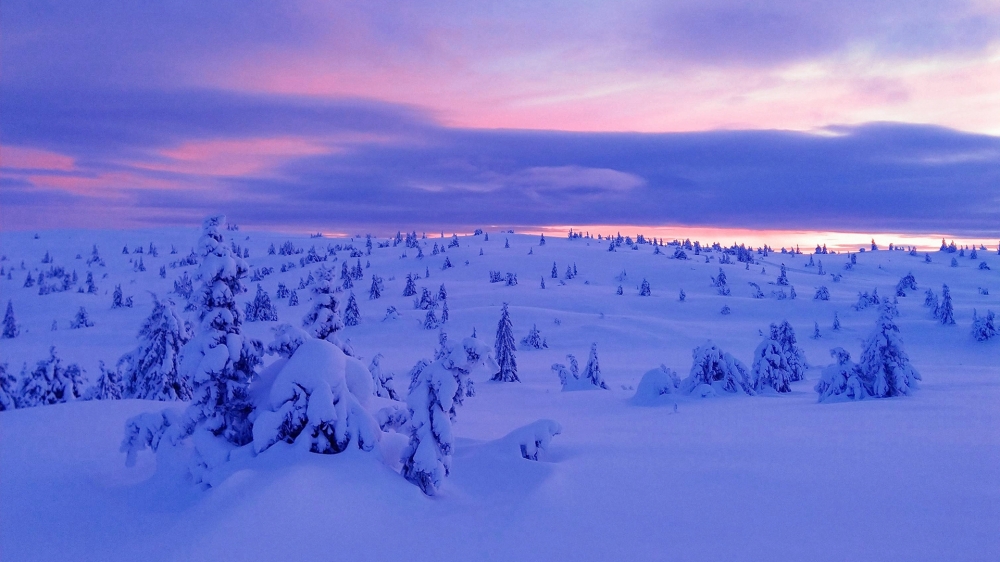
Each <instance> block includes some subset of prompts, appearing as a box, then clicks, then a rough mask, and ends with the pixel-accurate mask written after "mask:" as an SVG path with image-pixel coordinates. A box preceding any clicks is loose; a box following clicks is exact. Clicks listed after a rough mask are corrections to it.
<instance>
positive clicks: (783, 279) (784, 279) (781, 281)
mask: <svg viewBox="0 0 1000 562" xmlns="http://www.w3.org/2000/svg"><path fill="white" fill-rule="evenodd" d="M777 283H778V285H788V271H787V270H786V269H785V264H781V274H779V275H778V281H777Z"/></svg>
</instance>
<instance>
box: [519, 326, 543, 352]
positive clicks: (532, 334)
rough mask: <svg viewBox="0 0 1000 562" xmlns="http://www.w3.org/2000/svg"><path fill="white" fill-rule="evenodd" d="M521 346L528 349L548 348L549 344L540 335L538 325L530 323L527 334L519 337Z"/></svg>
mask: <svg viewBox="0 0 1000 562" xmlns="http://www.w3.org/2000/svg"><path fill="white" fill-rule="evenodd" d="M521 346H522V347H525V348H528V349H548V347H549V344H548V343H546V341H545V338H543V337H542V333H541V332H540V331H539V330H538V325H537V324H532V325H531V331H529V332H528V335H526V336H524V337H523V338H521Z"/></svg>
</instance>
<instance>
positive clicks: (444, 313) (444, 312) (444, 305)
mask: <svg viewBox="0 0 1000 562" xmlns="http://www.w3.org/2000/svg"><path fill="white" fill-rule="evenodd" d="M450 316H451V315H450V314H449V312H448V301H441V323H442V324H444V323H446V322H448V319H449V318H450Z"/></svg>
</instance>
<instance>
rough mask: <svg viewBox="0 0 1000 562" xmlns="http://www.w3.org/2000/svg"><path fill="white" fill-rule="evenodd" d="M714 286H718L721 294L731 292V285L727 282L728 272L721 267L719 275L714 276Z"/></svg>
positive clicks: (717, 288)
mask: <svg viewBox="0 0 1000 562" xmlns="http://www.w3.org/2000/svg"><path fill="white" fill-rule="evenodd" d="M712 286H713V287H715V288H716V290H717V291H718V292H719V294H720V295H723V296H725V295H728V294H729V292H730V291H729V285H728V284H727V282H726V272H725V271H722V268H721V267H720V268H719V276H718V277H712Z"/></svg>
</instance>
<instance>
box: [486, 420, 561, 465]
mask: <svg viewBox="0 0 1000 562" xmlns="http://www.w3.org/2000/svg"><path fill="white" fill-rule="evenodd" d="M560 433H562V426H561V425H559V424H558V423H557V422H555V421H552V420H538V421H535V422H532V423H529V424H528V425H526V426H524V427H519V428H517V429H515V430H514V431H511V432H510V433H508V434H507V435H505V436H504V437H502V438H500V440H499V444H500V445H501V446H502V447H504V448H505V449H508V450H510V452H511V453H514V454H517V453H520V455H521V458H523V459H527V460H530V461H537V460H538V459H539V457H540V456H541V455H542V453H544V452H545V451H547V450H548V448H549V443H551V442H552V438H553V437H555V436H556V435H559V434H560Z"/></svg>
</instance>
